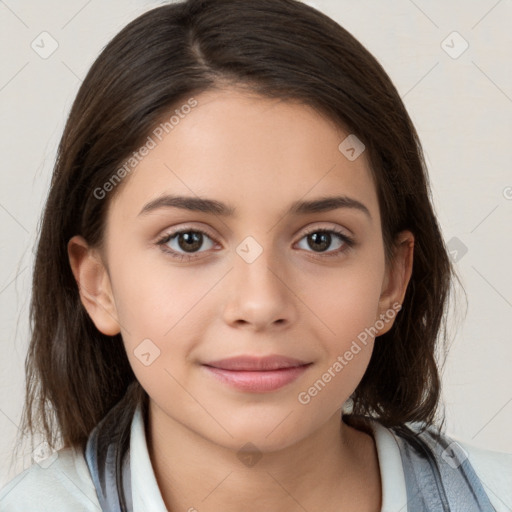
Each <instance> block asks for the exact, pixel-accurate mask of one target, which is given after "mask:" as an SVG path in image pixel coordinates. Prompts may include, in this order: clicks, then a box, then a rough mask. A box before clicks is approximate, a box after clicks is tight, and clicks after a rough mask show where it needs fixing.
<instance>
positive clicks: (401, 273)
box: [376, 231, 414, 336]
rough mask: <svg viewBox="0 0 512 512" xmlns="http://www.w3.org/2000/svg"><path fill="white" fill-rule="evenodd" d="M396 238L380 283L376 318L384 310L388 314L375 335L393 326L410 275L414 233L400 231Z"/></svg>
mask: <svg viewBox="0 0 512 512" xmlns="http://www.w3.org/2000/svg"><path fill="white" fill-rule="evenodd" d="M396 240H397V242H396V245H395V248H394V257H393V261H392V262H390V264H389V267H388V268H386V274H385V276H384V281H383V283H382V290H381V295H380V299H379V308H378V317H377V319H376V320H382V318H381V315H383V314H386V312H388V315H387V316H386V321H384V322H382V323H384V326H383V327H382V329H379V331H378V333H377V336H381V335H382V334H385V333H386V332H388V331H389V330H390V329H391V327H392V326H393V323H394V318H395V317H396V314H397V313H398V311H399V310H400V309H401V306H402V303H403V301H404V297H405V292H406V291H407V285H408V284H409V280H410V279H411V275H412V265H413V256H414V235H413V234H412V233H411V232H410V231H401V232H400V233H399V234H398V235H397V237H396ZM389 311H393V315H392V316H391V318H390V317H389V314H390V313H389Z"/></svg>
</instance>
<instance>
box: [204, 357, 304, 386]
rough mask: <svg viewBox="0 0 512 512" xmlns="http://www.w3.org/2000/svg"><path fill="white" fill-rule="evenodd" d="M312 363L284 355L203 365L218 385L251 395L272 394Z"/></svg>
mask: <svg viewBox="0 0 512 512" xmlns="http://www.w3.org/2000/svg"><path fill="white" fill-rule="evenodd" d="M312 364H313V363H311V362H306V361H301V360H298V359H294V358H290V357H285V356H279V355H274V356H267V357H254V356H240V357H233V358H229V359H221V360H218V361H211V362H209V363H206V364H203V365H202V366H203V368H204V369H205V370H206V371H207V372H208V373H209V374H210V375H212V376H213V377H216V378H217V379H218V380H220V381H221V382H222V383H224V384H226V385H228V386H230V387H234V388H236V389H238V390H242V391H248V392H253V393H264V392H270V391H275V390H277V389H280V388H282V387H284V386H286V385H287V384H289V383H291V382H293V381H294V380H296V379H297V378H298V377H299V376H301V375H302V374H303V373H304V372H305V371H306V370H307V368H309V367H310V366H311V365H312Z"/></svg>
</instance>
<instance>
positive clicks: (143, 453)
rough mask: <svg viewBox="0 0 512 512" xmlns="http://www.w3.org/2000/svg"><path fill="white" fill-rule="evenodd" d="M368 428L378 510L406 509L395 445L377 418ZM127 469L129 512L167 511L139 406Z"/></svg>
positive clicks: (134, 421) (403, 484) (396, 445)
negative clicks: (374, 457) (377, 479)
mask: <svg viewBox="0 0 512 512" xmlns="http://www.w3.org/2000/svg"><path fill="white" fill-rule="evenodd" d="M370 427H371V429H372V431H373V437H374V439H375V444H376V446H377V455H378V458H379V470H380V476H381V483H382V508H381V512H396V511H397V510H406V504H407V494H406V487H405V476H404V472H403V466H402V459H401V456H400V449H399V448H398V444H397V443H396V441H395V439H394V437H393V434H392V433H391V432H390V431H389V430H388V429H387V428H385V427H384V426H382V425H381V424H380V423H378V422H377V421H372V422H370ZM130 468H131V484H132V498H133V512H147V511H151V512H168V511H167V509H166V508H165V503H164V501H163V499H162V495H161V493H160V489H159V487H158V483H157V481H156V477H155V473H154V471H153V466H152V464H151V459H150V458H149V452H148V448H147V443H146V434H145V429H144V420H143V417H142V413H141V408H140V405H139V406H138V407H137V409H136V410H135V414H134V416H133V420H132V425H131V434H130Z"/></svg>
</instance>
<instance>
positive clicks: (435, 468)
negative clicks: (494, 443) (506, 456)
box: [85, 403, 496, 512]
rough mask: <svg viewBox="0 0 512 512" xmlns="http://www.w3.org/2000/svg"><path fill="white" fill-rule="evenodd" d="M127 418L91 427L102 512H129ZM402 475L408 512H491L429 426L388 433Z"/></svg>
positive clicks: (458, 456) (461, 460) (112, 416)
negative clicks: (392, 440)
mask: <svg viewBox="0 0 512 512" xmlns="http://www.w3.org/2000/svg"><path fill="white" fill-rule="evenodd" d="M131 418H132V414H126V411H124V413H123V410H122V404H121V403H118V404H117V405H116V406H115V407H113V408H112V409H111V410H110V411H109V412H108V414H107V415H106V416H105V417H104V418H103V420H102V421H101V422H100V423H99V424H98V425H97V426H96V427H95V428H94V429H93V431H92V432H91V434H90V436H89V439H88V440H87V445H86V449H85V458H86V461H87V465H88V467H89V471H90V473H91V477H92V481H93V483H94V486H95V488H96V494H97V495H98V500H99V502H100V505H101V508H102V510H103V511H104V512H132V511H133V505H132V491H131V476H130V446H129V444H130V430H131V429H130V427H131V421H129V420H130V419H131ZM390 432H391V433H392V435H393V436H394V438H395V440H396V442H397V443H398V446H399V448H400V456H401V459H402V465H403V469H404V475H405V483H406V490H407V500H408V503H407V511H408V512H496V511H495V509H494V507H493V506H492V504H491V502H490V501H489V498H488V496H487V494H486V493H485V491H484V489H483V487H482V484H481V482H480V480H479V478H478V477H477V475H476V473H475V472H474V470H473V468H472V466H471V464H470V463H469V460H468V459H467V458H465V457H464V456H463V455H462V451H461V448H460V447H459V445H458V444H457V443H455V442H454V441H452V440H451V439H450V438H449V437H447V436H444V435H440V434H438V433H436V432H435V431H434V430H433V429H432V428H430V429H427V430H425V431H423V432H422V433H420V434H418V433H417V432H414V431H413V430H412V429H411V428H409V427H408V426H404V427H397V428H393V429H390Z"/></svg>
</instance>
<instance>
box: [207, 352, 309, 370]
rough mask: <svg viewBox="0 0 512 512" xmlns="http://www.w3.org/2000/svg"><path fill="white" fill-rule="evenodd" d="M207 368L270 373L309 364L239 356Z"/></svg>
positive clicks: (298, 361)
mask: <svg viewBox="0 0 512 512" xmlns="http://www.w3.org/2000/svg"><path fill="white" fill-rule="evenodd" d="M205 364H206V366H213V367H215V368H221V369H223V370H239V371H266V370H267V371H268V370H278V369H280V368H293V367H297V366H304V365H306V364H309V363H308V362H306V361H301V360H299V359H295V358H293V357H286V356H280V355H272V356H266V357H257V356H238V357H230V358H226V359H219V360H217V361H211V362H209V363H205Z"/></svg>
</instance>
